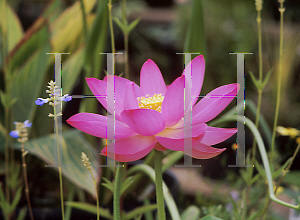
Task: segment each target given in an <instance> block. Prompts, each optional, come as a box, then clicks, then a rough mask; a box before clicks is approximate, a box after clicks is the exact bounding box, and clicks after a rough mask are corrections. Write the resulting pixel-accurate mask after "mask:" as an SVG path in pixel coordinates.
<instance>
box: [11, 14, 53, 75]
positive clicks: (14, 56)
mask: <svg viewBox="0 0 300 220" xmlns="http://www.w3.org/2000/svg"><path fill="white" fill-rule="evenodd" d="M48 44H49V30H48V26H47V22H46V20H45V19H43V18H39V19H38V20H36V22H35V23H34V24H33V25H32V26H31V27H30V28H29V29H28V30H27V32H26V33H25V35H24V37H23V39H22V40H21V41H20V42H19V43H18V45H17V46H16V47H15V48H14V49H13V50H12V51H11V52H10V54H9V56H8V67H9V71H8V72H9V73H14V72H15V71H16V69H19V68H21V67H22V65H25V63H26V62H27V61H28V59H30V57H31V56H32V55H33V54H34V53H36V51H38V50H41V49H42V48H43V47H45V45H48ZM50 51H51V50H48V51H47V52H50ZM45 55H46V54H45Z"/></svg>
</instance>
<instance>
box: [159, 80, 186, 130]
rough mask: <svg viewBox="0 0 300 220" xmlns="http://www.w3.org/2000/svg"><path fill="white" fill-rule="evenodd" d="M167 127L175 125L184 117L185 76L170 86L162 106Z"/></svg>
mask: <svg viewBox="0 0 300 220" xmlns="http://www.w3.org/2000/svg"><path fill="white" fill-rule="evenodd" d="M161 113H162V114H163V116H164V118H165V122H166V127H172V126H173V125H175V124H176V123H177V122H178V121H179V120H180V119H181V118H182V117H183V115H184V76H181V77H178V78H177V79H176V80H175V81H174V82H173V83H172V84H171V85H169V86H168V89H167V92H166V96H165V98H164V100H163V103H162V106H161Z"/></svg>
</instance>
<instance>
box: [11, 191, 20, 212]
mask: <svg viewBox="0 0 300 220" xmlns="http://www.w3.org/2000/svg"><path fill="white" fill-rule="evenodd" d="M22 188H23V187H22V186H20V187H19V188H18V189H17V191H16V194H15V197H14V199H13V201H12V203H11V210H12V211H14V210H16V207H17V205H18V204H19V201H20V199H21V196H22V194H21V193H22Z"/></svg>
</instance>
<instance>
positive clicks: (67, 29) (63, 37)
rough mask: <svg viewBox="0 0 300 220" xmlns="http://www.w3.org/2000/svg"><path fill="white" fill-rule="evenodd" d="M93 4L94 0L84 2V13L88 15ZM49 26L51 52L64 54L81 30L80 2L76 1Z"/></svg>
mask: <svg viewBox="0 0 300 220" xmlns="http://www.w3.org/2000/svg"><path fill="white" fill-rule="evenodd" d="M95 4H96V0H84V6H85V13H86V14H89V13H90V11H91V10H92V9H93V7H94V5H95ZM50 26H51V30H52V36H51V43H52V45H53V50H54V51H58V52H64V51H65V50H66V49H67V48H68V47H69V46H70V45H71V44H73V43H74V42H75V40H76V38H77V37H78V35H80V34H81V33H82V30H83V19H82V13H81V7H80V2H79V1H76V2H75V3H74V4H73V5H72V6H70V7H69V8H67V9H66V10H65V11H64V12H63V13H61V14H60V16H59V17H58V18H57V19H55V21H54V22H53V23H51V25H50ZM68 52H70V51H68Z"/></svg>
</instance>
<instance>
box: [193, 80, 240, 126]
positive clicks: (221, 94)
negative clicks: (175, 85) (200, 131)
mask: <svg viewBox="0 0 300 220" xmlns="http://www.w3.org/2000/svg"><path fill="white" fill-rule="evenodd" d="M239 89H240V85H239V84H237V83H233V84H229V85H225V86H221V87H218V88H216V89H214V90H213V91H211V92H210V93H208V94H207V95H206V96H205V97H204V98H202V99H201V100H200V101H199V102H198V103H197V104H196V105H195V106H194V107H193V124H200V123H205V122H207V121H210V120H211V119H213V118H214V117H216V116H217V115H218V114H220V113H221V112H222V111H223V110H224V109H225V108H226V107H227V105H228V104H229V103H230V102H231V101H232V99H234V98H235V96H236V94H237V92H238V91H239Z"/></svg>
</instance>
